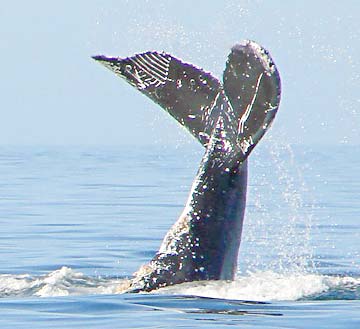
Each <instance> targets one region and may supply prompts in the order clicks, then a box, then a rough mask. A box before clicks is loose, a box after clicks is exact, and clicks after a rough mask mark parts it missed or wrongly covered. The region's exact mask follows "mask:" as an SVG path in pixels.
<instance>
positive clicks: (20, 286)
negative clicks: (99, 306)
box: [0, 267, 122, 297]
mask: <svg viewBox="0 0 360 329" xmlns="http://www.w3.org/2000/svg"><path fill="white" fill-rule="evenodd" d="M121 281H122V280H118V279H104V278H96V277H89V276H86V275H84V274H83V273H81V272H76V271H74V270H72V269H71V268H68V267H62V268H60V269H59V270H56V271H53V272H50V273H49V274H47V275H42V276H37V277H32V276H30V275H29V274H24V275H10V274H2V275H0V297H7V296H39V297H53V296H68V295H88V294H113V293H115V292H116V289H117V287H118V286H119V284H120V283H121Z"/></svg>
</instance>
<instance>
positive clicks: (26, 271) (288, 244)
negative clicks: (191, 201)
mask: <svg viewBox="0 0 360 329" xmlns="http://www.w3.org/2000/svg"><path fill="white" fill-rule="evenodd" d="M191 142H193V143H185V144H181V145H174V146H159V145H158V146H129V145H126V146H121V145H120V146H117V147H116V146H114V147H109V146H106V147H101V146H96V147H95V146H94V147H90V146H78V147H62V146H56V147H55V146H53V147H50V146H44V147H40V146H24V147H20V146H16V147H10V146H9V147H4V146H3V147H0V254H1V264H0V314H1V316H0V328H25V327H33V328H225V327H228V326H232V327H234V326H235V327H241V328H257V327H259V328H360V200H359V195H360V170H359V168H360V146H350V145H338V146H333V145H332V146H308V147H307V146H291V145H287V144H282V143H281V142H279V141H275V140H271V136H270V138H268V137H267V138H265V139H264V141H261V142H260V145H259V146H258V147H257V148H256V149H255V151H254V152H253V154H252V155H251V160H250V167H249V189H248V206H247V210H246V218H245V226H244V231H243V241H242V245H241V248H240V255H239V267H238V273H237V278H236V280H235V281H233V282H222V281H212V282H211V281H209V282H198V283H187V284H182V285H178V286H173V287H168V288H164V289H161V290H159V291H156V292H155V293H147V294H120V293H119V290H120V289H119V287H120V286H121V283H122V282H124V279H126V278H127V277H130V276H131V275H132V273H133V272H135V271H136V270H137V269H138V268H139V267H140V266H141V265H142V264H145V263H146V262H147V261H149V260H150V259H151V257H152V256H153V255H154V253H155V252H156V251H157V249H158V248H159V246H160V243H161V241H162V239H163V237H164V235H165V233H166V232H167V230H168V229H169V228H170V226H171V225H172V224H173V223H174V222H175V220H176V219H177V217H178V216H179V214H180V213H181V211H182V208H183V206H184V203H185V202H186V199H187V196H188V192H189V190H190V186H191V183H192V180H193V178H194V176H195V174H196V170H197V168H198V165H199V162H200V159H201V156H202V149H201V147H199V146H197V145H196V142H195V141H191Z"/></svg>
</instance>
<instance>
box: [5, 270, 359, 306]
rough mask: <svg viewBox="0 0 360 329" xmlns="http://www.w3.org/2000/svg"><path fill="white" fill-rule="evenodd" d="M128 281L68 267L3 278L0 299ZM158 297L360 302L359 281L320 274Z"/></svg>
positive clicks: (257, 278)
mask: <svg viewBox="0 0 360 329" xmlns="http://www.w3.org/2000/svg"><path fill="white" fill-rule="evenodd" d="M127 281H128V280H126V279H114V278H99V277H92V276H86V275H84V274H83V273H81V272H77V271H74V270H73V269H71V268H68V267H62V268H60V269H58V270H55V271H53V272H50V273H49V274H47V275H41V276H31V275H29V274H23V275H11V274H2V275H0V298H4V297H30V296H32V297H56V296H78V295H103V294H117V293H119V292H120V291H121V289H119V288H120V287H121V286H122V285H124V283H125V282H127ZM153 293H155V294H170V295H173V294H175V295H194V296H202V297H211V298H221V299H232V300H251V301H295V300H299V299H308V300H314V299H357V300H359V299H360V278H355V277H339V276H326V275H317V274H291V275H288V274H279V273H276V272H273V271H263V272H255V273H249V274H248V275H245V276H240V277H238V278H237V279H236V280H235V281H201V282H190V283H183V284H179V285H175V286H171V287H166V288H162V289H159V290H157V291H155V292H153Z"/></svg>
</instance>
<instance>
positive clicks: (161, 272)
mask: <svg viewBox="0 0 360 329" xmlns="http://www.w3.org/2000/svg"><path fill="white" fill-rule="evenodd" d="M93 58H94V59H95V60H97V61H99V62H101V63H102V64H103V65H105V66H106V67H107V68H109V69H110V70H111V71H113V72H114V73H116V74H117V75H119V76H121V77H123V78H125V80H126V81H127V82H129V83H130V84H131V85H133V86H135V87H136V88H137V89H139V90H140V91H141V92H142V93H143V94H145V95H146V96H148V97H149V98H151V99H152V100H153V101H155V102H156V103H158V104H159V105H160V106H161V107H162V108H163V109H165V110H166V111H167V112H168V113H169V114H170V115H171V116H173V117H174V118H175V119H176V120H177V121H178V122H179V123H180V124H181V125H182V126H184V127H185V128H187V129H188V130H189V132H190V133H191V134H192V135H193V136H194V137H195V138H196V139H197V140H198V141H199V142H200V143H201V144H202V145H203V146H204V147H205V149H206V151H205V154H204V156H203V158H202V161H201V164H200V166H199V169H198V172H197V176H196V178H195V180H194V183H193V185H192V188H191V192H190V195H189V198H188V201H187V204H186V206H185V209H184V211H183V213H182V214H181V216H180V218H179V219H178V221H177V222H176V223H175V224H174V225H173V227H172V228H171V229H170V231H169V232H168V233H167V235H166V236H165V238H164V241H163V243H162V245H161V247H160V250H159V251H158V252H157V254H156V255H155V256H154V258H153V259H152V260H151V261H150V263H149V264H148V265H145V266H143V267H142V268H141V269H140V270H139V271H138V272H137V273H135V277H134V279H133V280H132V281H131V286H130V289H129V291H133V292H136V291H151V290H153V289H157V288H159V287H163V286H166V285H171V284H176V283H182V282H186V281H195V280H217V279H227V280H228V279H233V277H234V275H235V271H236V267H237V258H238V250H239V246H240V240H241V232H242V224H243V218H244V212H245V204H246V187H247V161H246V160H247V157H248V156H249V154H250V153H251V151H252V150H253V148H254V147H255V145H256V144H257V143H258V142H259V140H260V139H261V138H262V136H263V135H264V134H265V132H266V131H267V130H268V128H269V126H270V124H271V122H272V120H273V119H274V117H275V115H276V112H277V110H278V107H279V102H280V77H279V73H278V71H277V68H276V66H275V64H274V62H273V61H272V59H271V57H270V55H269V54H268V52H267V51H266V50H265V49H264V48H262V47H260V46H259V45H258V44H256V43H255V42H252V41H246V42H245V43H243V44H238V45H235V46H234V47H233V48H232V50H231V53H230V54H229V57H228V60H227V62H226V67H225V70H224V74H223V84H221V83H220V82H219V81H218V80H217V79H216V78H215V77H213V76H212V75H211V74H210V73H207V72H205V71H203V70H202V69H200V68H197V67H195V66H193V65H191V64H187V63H184V62H182V61H181V60H179V59H177V58H175V57H173V56H171V55H169V54H166V53H158V52H146V53H142V54H137V55H135V56H132V57H128V58H124V59H121V58H116V57H106V56H94V57H93Z"/></svg>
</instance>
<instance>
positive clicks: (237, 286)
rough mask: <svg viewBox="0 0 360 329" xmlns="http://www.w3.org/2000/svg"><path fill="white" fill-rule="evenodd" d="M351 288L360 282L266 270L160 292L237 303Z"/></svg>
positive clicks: (349, 279) (301, 296) (278, 299)
mask: <svg viewBox="0 0 360 329" xmlns="http://www.w3.org/2000/svg"><path fill="white" fill-rule="evenodd" d="M349 285H350V286H358V285H360V279H359V278H351V277H335V276H324V275H318V274H286V275H284V274H278V273H275V272H272V271H265V272H257V273H251V274H249V275H247V276H243V277H239V278H237V279H236V280H235V281H202V282H191V283H184V284H181V285H177V286H173V287H166V288H162V289H161V290H159V291H158V292H159V293H162V294H181V295H194V296H201V297H211V298H222V299H234V300H252V301H294V300H298V299H301V298H306V297H309V296H312V295H316V294H320V293H322V292H326V291H328V290H330V289H336V288H341V287H346V286H349Z"/></svg>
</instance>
